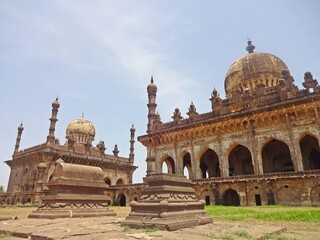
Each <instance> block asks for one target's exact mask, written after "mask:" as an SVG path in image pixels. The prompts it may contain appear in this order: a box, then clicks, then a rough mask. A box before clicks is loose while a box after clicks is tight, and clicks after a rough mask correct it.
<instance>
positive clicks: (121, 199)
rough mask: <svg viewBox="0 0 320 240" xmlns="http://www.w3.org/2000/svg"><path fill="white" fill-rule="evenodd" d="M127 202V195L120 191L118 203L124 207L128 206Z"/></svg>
mask: <svg viewBox="0 0 320 240" xmlns="http://www.w3.org/2000/svg"><path fill="white" fill-rule="evenodd" d="M126 203H127V198H126V195H125V194H124V193H120V194H119V195H118V197H117V201H116V205H117V206H121V207H124V206H126Z"/></svg>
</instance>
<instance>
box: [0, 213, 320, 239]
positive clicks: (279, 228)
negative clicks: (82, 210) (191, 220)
mask: <svg viewBox="0 0 320 240" xmlns="http://www.w3.org/2000/svg"><path fill="white" fill-rule="evenodd" d="M35 209H36V208H33V207H12V208H0V218H10V219H13V218H17V220H3V221H0V239H1V240H7V239H8V240H17V239H21V238H19V237H28V236H29V235H28V234H31V233H32V234H38V237H39V236H41V237H42V238H37V239H68V240H76V239H77V240H81V239H98V240H99V239H141V240H144V239H155V240H160V239H163V240H164V239H186V240H191V239H192V240H193V239H199V240H202V239H203V240H205V239H222V240H240V239H275V240H300V239H301V240H317V239H320V224H319V223H301V222H271V221H257V220H245V221H220V220H219V221H215V220H214V222H213V223H212V224H207V225H204V226H197V227H193V228H189V229H181V230H178V231H174V232H166V231H159V230H157V229H139V230H137V229H130V228H126V227H122V226H121V221H122V220H124V218H125V217H126V216H127V215H128V214H129V212H130V207H111V209H113V210H114V211H115V212H116V213H117V218H116V219H113V220H110V219H109V220H108V219H106V218H89V219H85V218H83V219H58V220H39V219H27V216H28V214H29V213H31V212H32V211H33V210H35ZM277 209H278V210H281V208H280V209H279V208H277ZM319 211H320V210H319ZM17 233H20V235H19V234H17ZM23 234H25V235H23ZM12 235H13V236H12ZM31 239H32V238H31Z"/></svg>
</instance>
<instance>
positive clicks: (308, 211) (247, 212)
mask: <svg viewBox="0 0 320 240" xmlns="http://www.w3.org/2000/svg"><path fill="white" fill-rule="evenodd" d="M35 209H36V207H27V208H26V207H18V206H14V207H4V208H0V217H18V218H19V219H22V218H27V216H28V215H29V214H30V213H31V212H32V211H33V210H35ZM110 209H112V210H114V211H115V212H116V214H117V217H118V218H125V217H126V216H128V215H129V213H130V207H114V206H111V207H110ZM206 212H207V213H208V214H209V215H211V216H212V217H214V219H215V221H230V220H231V221H244V220H248V219H254V220H259V221H285V222H313V223H320V208H315V207H288V206H259V207H226V206H206Z"/></svg>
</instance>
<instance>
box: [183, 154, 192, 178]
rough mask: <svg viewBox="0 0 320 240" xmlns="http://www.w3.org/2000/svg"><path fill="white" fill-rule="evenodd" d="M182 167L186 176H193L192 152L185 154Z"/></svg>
mask: <svg viewBox="0 0 320 240" xmlns="http://www.w3.org/2000/svg"><path fill="white" fill-rule="evenodd" d="M182 168H183V174H184V176H185V177H187V178H189V179H190V178H191V176H192V163H191V155H190V153H186V154H184V156H183V159H182Z"/></svg>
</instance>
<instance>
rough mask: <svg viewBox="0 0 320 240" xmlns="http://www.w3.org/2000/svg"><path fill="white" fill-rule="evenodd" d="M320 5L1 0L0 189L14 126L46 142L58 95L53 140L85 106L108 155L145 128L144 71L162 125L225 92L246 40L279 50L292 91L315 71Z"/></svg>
mask: <svg viewBox="0 0 320 240" xmlns="http://www.w3.org/2000/svg"><path fill="white" fill-rule="evenodd" d="M319 11H320V2H319V1H317V0H313V1H312V0H308V1H302V0H300V1H297V0H283V1H275V0H274V1H272V0H270V1H248V0H243V1H236V0H233V1H231V0H229V1H213V0H212V1H210V0H207V1H205V0H200V1H199V0H197V1H196V0H163V1H156V0H154V1H152V0H150V1H145V0H140V1H135V0H130V1H129V0H119V1H116V0H113V1H108V0H100V1H99V0H93V1H83V0H77V1H76V0H74V1H73V0H68V1H66V0H54V1H53V0H52V1H50V0H49V1H36V0H32V1H15V0H2V1H0V81H1V88H0V109H1V118H0V136H1V137H0V146H1V151H0V160H1V162H0V185H4V186H6V185H7V182H8V177H9V173H10V169H9V167H8V166H7V165H6V164H4V163H3V161H5V160H8V159H10V158H11V156H12V153H13V150H14V145H15V139H16V136H17V127H18V125H19V124H20V122H21V121H23V124H24V127H25V130H24V132H23V135H22V140H21V146H20V149H24V148H27V147H31V146H34V145H37V144H41V143H43V142H45V140H46V136H47V135H48V129H49V120H48V119H49V118H50V115H51V103H52V101H53V100H54V99H55V97H56V96H57V95H59V101H60V104H61V107H60V110H59V113H58V119H59V121H58V122H57V125H56V127H57V128H56V136H57V137H58V138H59V139H60V142H62V143H63V142H64V141H65V129H66V127H67V125H68V123H69V122H71V121H72V120H74V119H76V118H79V117H81V115H82V112H84V114H85V118H86V119H88V120H90V121H92V122H93V124H94V125H95V127H96V141H95V142H94V145H95V144H97V143H98V141H99V140H104V141H105V143H106V145H107V153H112V150H113V147H114V144H118V146H119V150H120V155H121V156H128V154H129V140H130V139H129V138H130V132H129V129H130V127H131V124H132V123H134V125H135V127H136V135H137V136H139V135H143V134H145V131H146V123H147V107H146V104H147V93H146V86H147V85H148V84H149V81H150V76H151V75H153V76H154V80H155V83H156V84H157V85H158V97H157V103H158V111H159V113H160V115H161V118H162V120H163V121H164V122H167V121H170V120H171V116H172V113H173V111H174V109H175V107H179V108H180V110H181V112H182V113H183V116H184V117H186V116H187V115H186V114H185V113H186V112H187V111H188V107H189V105H190V102H191V101H193V102H194V104H195V106H196V108H197V110H198V112H200V113H203V112H209V111H210V109H211V108H210V107H211V105H210V102H209V100H208V99H209V98H210V94H211V92H212V90H213V88H214V87H215V88H216V89H217V90H218V92H219V93H220V95H221V96H223V97H224V78H225V74H226V72H227V70H228V68H229V66H230V65H231V64H232V63H233V62H234V61H235V60H236V59H237V58H239V57H241V56H243V55H245V54H246V51H245V47H246V41H247V38H248V37H249V38H251V39H252V41H253V44H254V45H255V46H256V49H255V51H257V52H269V53H272V54H275V55H277V56H278V57H280V58H281V59H282V60H283V61H284V62H285V63H286V64H287V66H288V67H289V70H290V72H291V74H292V75H293V77H294V79H295V83H296V85H297V86H298V87H299V88H302V84H301V83H302V81H303V75H304V72H306V71H311V72H312V74H313V76H314V78H317V79H319V78H320V44H319V43H320V27H319V23H320V14H319ZM319 80H320V79H319ZM135 154H136V160H135V164H136V165H137V166H138V167H139V168H138V169H137V170H136V172H135V174H134V181H135V182H141V181H142V178H143V177H144V176H145V172H146V164H145V158H146V149H145V148H144V147H143V146H142V145H141V144H140V143H138V142H136V144H135Z"/></svg>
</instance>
